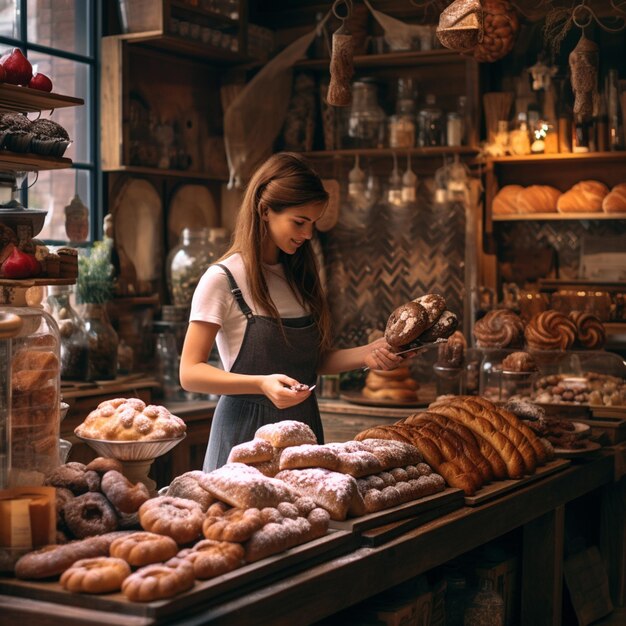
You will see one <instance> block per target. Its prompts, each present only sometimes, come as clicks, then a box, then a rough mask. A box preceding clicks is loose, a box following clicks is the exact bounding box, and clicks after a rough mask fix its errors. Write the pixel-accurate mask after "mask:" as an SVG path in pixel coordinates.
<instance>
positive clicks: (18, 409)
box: [0, 306, 61, 487]
mask: <svg viewBox="0 0 626 626" xmlns="http://www.w3.org/2000/svg"><path fill="white" fill-rule="evenodd" d="M2 314H3V317H7V316H8V317H9V318H15V317H16V318H19V319H20V320H21V325H20V327H19V330H18V331H17V332H16V333H14V334H13V336H12V338H10V339H4V340H0V350H1V351H2V354H1V355H0V356H1V360H2V362H3V365H2V367H3V369H4V370H5V375H4V376H3V377H2V379H1V380H0V385H3V390H2V394H1V395H2V397H4V398H5V400H4V402H5V403H7V404H9V405H10V407H11V410H10V412H9V413H8V414H7V412H6V411H0V416H2V423H1V424H0V432H1V434H2V438H1V439H0V447H1V449H0V458H2V459H3V461H2V463H1V464H0V465H1V466H2V469H3V472H2V475H0V481H1V482H2V485H0V486H3V487H20V486H38V485H41V484H42V483H43V480H44V478H45V476H46V475H47V474H49V473H50V472H51V471H52V470H53V469H54V468H55V467H57V466H58V465H59V463H60V461H59V434H60V414H59V402H60V344H61V341H60V336H59V329H58V326H57V324H56V322H55V321H54V319H53V318H52V316H51V315H50V314H48V313H46V312H45V311H44V310H43V308H41V307H39V306H15V307H13V306H2ZM8 399H10V400H8Z"/></svg>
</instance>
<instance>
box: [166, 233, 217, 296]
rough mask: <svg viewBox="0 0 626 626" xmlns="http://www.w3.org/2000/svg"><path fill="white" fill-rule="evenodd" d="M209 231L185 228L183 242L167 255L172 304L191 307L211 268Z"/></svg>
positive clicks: (182, 235)
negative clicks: (200, 283)
mask: <svg viewBox="0 0 626 626" xmlns="http://www.w3.org/2000/svg"><path fill="white" fill-rule="evenodd" d="M208 237H209V231H208V230H207V229H206V228H199V229H192V228H184V229H183V232H182V233H181V242H180V243H179V244H178V245H177V246H176V247H175V248H172V250H170V252H169V254H168V255H167V263H166V271H167V286H168V289H169V292H170V299H171V301H172V304H174V305H176V306H181V307H189V306H191V299H192V298H193V292H194V291H195V289H196V286H197V285H198V282H199V281H200V278H201V277H202V274H204V272H205V271H206V269H207V267H208V266H209V245H208Z"/></svg>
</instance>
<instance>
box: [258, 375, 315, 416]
mask: <svg viewBox="0 0 626 626" xmlns="http://www.w3.org/2000/svg"><path fill="white" fill-rule="evenodd" d="M297 384H299V382H298V381H297V380H296V379H295V378H291V377H290V376H286V375H285V374H270V375H269V376H263V378H262V380H261V391H262V392H263V393H264V394H265V395H266V396H267V397H268V398H269V399H270V400H271V401H272V403H273V404H274V406H276V408H278V409H288V408H290V407H292V406H296V405H297V404H300V403H301V402H303V401H304V400H306V399H307V398H308V397H309V396H310V395H311V392H310V391H309V390H308V389H304V390H302V391H294V390H293V389H292V387H293V386H295V385H297Z"/></svg>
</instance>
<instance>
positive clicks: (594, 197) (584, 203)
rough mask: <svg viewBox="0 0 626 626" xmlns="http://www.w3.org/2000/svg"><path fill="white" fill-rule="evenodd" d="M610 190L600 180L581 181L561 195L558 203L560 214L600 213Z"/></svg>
mask: <svg viewBox="0 0 626 626" xmlns="http://www.w3.org/2000/svg"><path fill="white" fill-rule="evenodd" d="M608 193H609V188H608V187H607V186H606V185H605V184H604V183H601V182H600V181H598V180H581V181H580V182H579V183H576V184H575V185H574V186H573V187H572V188H571V189H570V190H569V191H566V192H565V193H564V194H562V195H561V197H560V198H559V200H558V202H557V205H556V206H557V209H558V211H559V213H600V212H601V211H602V202H603V200H604V198H605V196H607V195H608Z"/></svg>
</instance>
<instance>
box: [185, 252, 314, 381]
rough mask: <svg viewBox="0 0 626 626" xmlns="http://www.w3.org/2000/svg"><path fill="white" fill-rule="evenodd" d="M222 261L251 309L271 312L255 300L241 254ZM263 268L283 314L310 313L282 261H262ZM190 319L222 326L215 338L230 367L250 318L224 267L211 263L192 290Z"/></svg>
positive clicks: (226, 365) (275, 300) (237, 352)
mask: <svg viewBox="0 0 626 626" xmlns="http://www.w3.org/2000/svg"><path fill="white" fill-rule="evenodd" d="M221 263H222V264H223V265H224V266H225V267H227V268H228V269H229V270H230V271H231V273H232V275H233V277H234V279H235V281H236V282H237V285H238V286H239V288H240V289H241V294H242V296H243V298H244V300H245V301H246V302H247V304H248V306H249V307H250V308H251V309H252V312H253V313H254V314H255V315H269V313H268V312H267V311H264V310H263V309H259V308H258V307H257V305H256V303H255V302H253V301H252V297H251V296H250V289H249V287H248V280H247V278H246V271H245V268H244V264H243V259H242V258H241V255H240V254H233V255H231V256H229V257H228V258H227V259H225V260H223V261H221ZM263 272H264V274H265V280H266V281H267V287H268V289H269V292H270V297H271V298H272V301H273V302H274V305H275V306H276V309H277V310H278V313H279V315H280V317H281V318H290V317H302V316H304V315H307V314H308V311H307V310H306V309H305V308H303V307H302V305H301V304H300V303H299V302H298V300H297V298H296V297H295V295H294V294H293V292H292V291H291V289H290V288H289V284H288V283H287V279H286V278H285V272H284V270H283V267H282V265H281V264H280V263H279V264H278V265H266V264H263ZM189 321H190V322H211V323H213V324H218V325H219V326H220V329H219V330H218V332H217V336H216V338H215V342H216V344H217V350H218V352H219V354H220V359H221V361H222V365H223V366H224V369H225V370H226V371H230V369H231V367H232V366H233V363H234V362H235V359H236V358H237V355H238V354H239V350H240V348H241V344H242V342H243V336H244V333H245V330H246V324H247V321H248V320H247V319H246V317H245V315H244V314H243V313H242V312H241V309H240V308H239V305H238V304H237V301H236V300H235V296H233V294H232V293H231V291H230V285H229V284H228V278H227V277H226V274H225V272H224V270H223V269H222V268H221V267H218V266H217V265H212V266H211V267H209V269H208V270H207V271H206V272H205V273H204V275H203V276H202V278H201V279H200V282H199V283H198V286H197V287H196V291H195V292H194V294H193V300H192V302H191V314H190V316H189Z"/></svg>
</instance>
